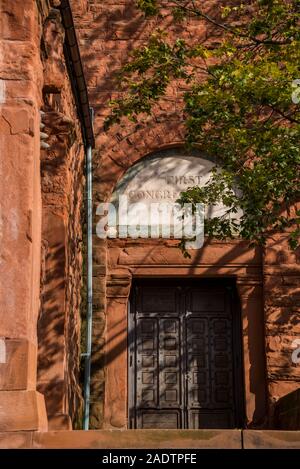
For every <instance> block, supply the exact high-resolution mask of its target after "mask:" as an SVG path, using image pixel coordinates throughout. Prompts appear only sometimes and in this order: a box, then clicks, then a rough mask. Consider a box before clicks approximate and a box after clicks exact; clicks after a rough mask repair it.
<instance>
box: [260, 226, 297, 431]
mask: <svg viewBox="0 0 300 469" xmlns="http://www.w3.org/2000/svg"><path fill="white" fill-rule="evenodd" d="M263 270H264V298H265V318H266V360H267V380H268V390H269V409H270V410H269V411H270V425H271V426H276V428H277V426H279V428H284V429H295V428H300V420H298V427H297V426H295V425H297V424H296V423H295V418H294V417H293V418H291V420H290V422H289V421H288V419H287V415H291V414H287V415H285V418H283V419H281V422H278V420H277V421H276V418H275V419H274V412H275V406H276V402H277V401H278V400H281V398H282V397H283V396H285V395H287V401H285V400H284V401H283V402H291V400H290V399H291V398H289V397H288V395H290V393H292V394H291V395H297V394H293V391H296V390H297V389H298V388H300V364H299V363H293V361H292V353H293V351H294V350H295V346H293V342H294V340H295V339H299V331H300V329H299V311H300V288H299V287H300V283H299V278H300V249H299V248H298V249H297V250H296V251H294V252H293V251H291V250H290V248H289V246H288V242H287V236H279V235H277V236H275V237H274V238H273V239H272V240H270V241H269V243H268V246H267V247H266V250H265V255H264V268H263ZM298 347H299V345H298ZM297 408H298V410H297V411H296V406H294V408H293V409H294V413H295V412H299V409H300V403H299V402H298V407H297ZM296 421H297V419H296Z"/></svg>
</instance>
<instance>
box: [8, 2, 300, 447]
mask: <svg viewBox="0 0 300 469" xmlns="http://www.w3.org/2000/svg"><path fill="white" fill-rule="evenodd" d="M206 3H207V4H208V6H209V7H210V8H212V7H213V4H214V3H215V2H214V1H212V0H208V1H207V2H206ZM70 4H71V8H72V13H73V18H74V23H73V20H72V16H71V9H70ZM70 4H69V2H68V1H66V0H61V1H60V0H37V1H34V0H23V1H22V2H21V1H19V0H17V1H14V2H12V1H10V0H2V2H1V15H0V18H1V29H0V69H1V74H0V112H1V127H0V148H1V159H0V162H1V189H0V190H1V214H0V217H1V219H0V220H1V223H0V239H1V264H0V276H1V282H0V288H1V297H0V307H1V323H0V341H1V342H0V445H1V447H4V448H5V447H14V448H23V447H94V448H96V447H111V448H112V447H131V446H132V447H137V446H139V447H147V446H148V447H150V446H152V447H156V448H157V447H158V446H159V445H161V447H166V446H168V444H170V443H168V442H169V441H170V435H171V434H172V445H173V447H180V446H181V447H199V448H200V447H216V448H217V447H232V448H240V447H241V441H242V437H241V432H243V441H244V445H245V447H249V448H250V447H281V446H286V447H299V446H300V434H299V433H298V432H297V430H300V393H299V382H300V364H299V363H297V362H294V361H293V360H292V353H293V351H294V348H295V347H296V346H297V338H299V334H300V326H299V307H300V293H299V275H300V274H299V272H300V267H299V262H300V257H299V251H296V252H292V251H290V249H289V248H288V244H287V241H286V237H285V236H284V235H282V236H277V237H276V239H272V240H270V241H269V243H268V245H267V247H266V248H265V249H264V250H262V249H260V248H258V247H257V248H249V247H248V245H247V243H245V242H243V241H241V240H239V239H236V240H233V241H229V242H220V241H208V240H205V242H204V245H203V247H201V248H200V249H194V250H191V252H190V253H191V257H190V258H185V257H183V255H182V253H181V251H180V250H179V249H178V247H177V246H176V245H177V242H176V241H175V240H172V239H166V238H164V239H162V238H156V239H142V238H137V239H132V238H130V237H127V238H121V237H119V238H111V239H101V238H99V237H98V236H97V235H96V223H97V221H98V217H97V216H96V208H97V206H98V204H99V203H101V202H106V201H109V200H111V197H112V195H113V194H114V193H116V191H118V190H123V189H122V187H123V188H124V187H125V188H126V187H127V186H128V187H131V191H133V190H135V191H137V190H141V189H143V187H141V186H140V187H138V181H140V183H141V184H142V181H143V174H144V173H145V171H146V172H147V171H148V173H147V174H148V177H149V178H150V180H151V181H154V180H155V184H158V188H157V186H155V190H158V191H160V190H161V189H165V187H161V188H160V186H159V184H160V183H161V185H162V184H163V183H162V182H161V180H162V179H163V178H164V177H166V175H162V174H161V173H159V174H157V173H153V174H152V175H151V168H152V166H151V165H152V163H153V161H156V162H157V161H161V163H162V164H161V167H163V164H164V163H165V164H166V162H167V161H174V159H175V161H178V165H175V166H178V167H182V166H180V164H183V163H184V164H186V165H187V167H186V168H187V169H185V170H184V172H183V173H180V171H179V170H178V169H176V171H177V172H173V173H172V170H170V173H169V174H168V175H169V176H172V175H173V176H174V178H175V177H177V180H176V181H177V182H178V181H179V183H180V181H181V182H182V181H183V184H184V181H185V180H184V177H185V178H187V179H186V180H187V181H188V180H189V181H190V180H191V179H188V178H195V177H198V176H199V174H200V173H199V167H203V168H204V169H203V171H204V172H205V170H206V169H205V168H206V163H205V161H204V160H205V159H203V155H186V154H185V153H184V150H183V143H184V142H183V140H184V139H183V129H182V128H181V124H180V119H179V117H180V109H181V99H180V90H178V89H172V90H170V93H169V95H168V96H167V97H166V98H165V99H164V101H163V102H162V103H161V105H160V107H157V109H155V113H156V115H157V119H156V120H155V121H152V122H151V123H148V124H147V123H146V124H145V125H141V126H139V127H138V128H134V127H132V128H129V127H126V128H119V129H118V130H117V131H116V130H115V129H112V130H111V131H109V132H108V133H105V132H104V131H103V121H104V119H105V117H106V115H107V114H108V112H109V109H108V106H107V101H108V100H109V99H112V98H114V97H116V96H118V88H117V82H116V80H115V73H116V71H117V70H118V69H119V68H120V66H121V65H122V64H123V63H125V62H126V60H127V59H128V53H129V52H130V51H131V50H132V49H133V48H134V47H136V46H139V45H141V44H142V43H143V42H145V41H146V40H147V38H148V36H149V33H150V32H151V31H152V30H153V29H154V28H155V27H159V26H161V24H159V22H158V20H156V19H155V20H147V21H146V20H145V19H144V17H143V16H142V14H141V13H140V12H139V11H138V10H137V9H136V8H135V7H134V2H132V1H130V0H128V1H126V0H123V1H121V0H120V1H118V0H106V1H105V2H103V1H100V0H94V1H88V0H79V1H71V2H70ZM161 21H169V20H168V19H163V20H161ZM168 27H169V28H170V29H171V30H173V31H174V34H175V35H182V36H185V37H192V36H193V34H194V33H195V31H196V29H195V28H196V25H195V24H193V22H190V23H189V24H188V25H187V26H185V29H184V30H178V27H177V26H176V27H175V26H174V25H172V24H170V25H168ZM75 30H76V35H75ZM197 34H199V35H202V36H203V37H209V36H211V37H214V34H215V35H216V34H217V33H216V32H215V31H213V30H206V29H205V28H204V27H203V29H201V30H199V29H198V30H197ZM80 57H81V58H80ZM89 106H91V107H92V108H93V110H94V130H93V129H92V118H91V114H90V111H89ZM45 134H46V135H45ZM90 147H93V193H92V197H93V208H94V211H93V213H94V224H93V253H92V256H93V257H92V259H93V271H92V276H93V278H92V280H93V304H92V307H93V308H92V324H91V326H92V350H91V378H90V405H89V409H90V417H89V429H90V430H89V432H79V430H81V429H82V428H83V409H84V403H83V393H82V382H83V379H82V376H81V375H82V374H83V373H82V368H83V366H84V362H85V359H84V357H85V355H84V354H85V353H86V343H85V340H84V337H85V330H86V313H85V309H86V308H85V303H86V297H87V292H86V287H85V282H86V270H87V269H86V261H85V259H86V252H87V247H86V242H85V240H86V228H85V225H86V223H85V220H86V210H85V204H84V198H85V180H86V178H85V155H86V153H87V149H88V148H90ZM197 158H198V159H199V167H198V166H197V162H196V164H195V159H197ZM179 163H180V164H179ZM201 165H202V166H201ZM173 169H174V168H173ZM178 171H179V172H178ZM149 174H150V176H149ZM132 175H134V176H132ZM173 176H172V177H173ZM134 178H137V179H134ZM139 178H140V179H139ZM178 178H179V179H178ZM180 178H181V179H180ZM182 178H183V179H182ZM165 180H166V179H165ZM131 181H133V183H132V184H133V186H130V183H131ZM134 181H135V183H134ZM168 181H169V182H168V184H171V182H172V180H171V179H170V178H169V180H168ZM170 181H171V182H170ZM174 181H175V179H173V182H174ZM134 184H135V185H134ZM171 185H172V184H171ZM132 187H134V189H132ZM149 187H150V186H149ZM151 187H152V186H151ZM120 188H121V189H120ZM149 190H150V189H149ZM151 190H152V189H151ZM168 190H169V189H168ZM295 344H296V345H295ZM293 347H294V348H293ZM58 430H59V431H62V430H63V431H64V432H63V433H59V434H58V433H56V431H58ZM94 430H99V431H98V432H94ZM107 430H115V431H116V432H107ZM120 430H124V431H123V432H120ZM183 430H189V431H188V432H186V431H183ZM145 432H146V433H145ZM170 432H172V433H170ZM145 435H146V436H145ZM158 440H159V443H158Z"/></svg>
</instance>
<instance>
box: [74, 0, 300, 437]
mask: <svg viewBox="0 0 300 469" xmlns="http://www.w3.org/2000/svg"><path fill="white" fill-rule="evenodd" d="M71 3H72V7H73V11H74V15H75V23H76V27H77V32H78V36H79V42H80V48H81V54H82V57H83V62H84V68H85V72H86V77H87V83H88V88H89V93H90V100H91V105H92V106H93V108H94V110H95V136H96V151H95V153H94V181H93V184H94V202H95V206H96V204H97V203H98V202H100V201H103V200H108V199H109V196H110V194H111V192H112V191H113V189H114V186H115V184H116V183H117V182H118V180H119V179H120V178H121V177H122V175H123V174H124V172H125V171H126V169H127V168H129V167H130V166H131V165H132V164H134V163H135V162H136V161H138V160H139V159H140V158H142V157H144V156H145V155H147V154H149V153H151V152H154V151H157V150H160V149H162V148H168V147H172V146H176V145H177V146H178V145H181V144H182V142H183V140H184V130H183V128H182V124H181V117H182V92H183V91H184V87H183V84H182V83H181V82H180V81H179V82H178V83H176V84H172V86H170V87H169V90H168V93H167V96H166V97H165V98H164V99H163V100H162V101H161V102H160V103H159V105H157V106H155V108H154V110H153V116H152V118H151V119H145V120H144V121H143V122H141V123H139V125H137V126H136V125H134V124H132V125H126V126H124V127H120V126H119V127H113V128H112V129H111V130H110V131H109V132H108V133H105V132H103V122H104V119H105V117H106V116H107V115H108V113H109V107H108V101H109V100H110V99H113V98H116V97H119V96H120V93H121V90H120V85H119V83H118V81H117V80H116V72H117V71H118V70H119V69H120V67H121V66H122V65H123V64H124V63H126V61H127V60H128V56H129V54H130V52H131V51H132V50H133V49H134V48H136V47H138V46H140V45H142V44H144V43H145V42H146V40H147V38H148V37H149V35H150V34H151V32H153V30H154V29H155V28H158V27H159V28H160V29H164V28H165V29H167V30H168V32H169V33H170V32H171V34H173V37H182V38H185V39H187V40H188V41H193V40H194V38H197V40H199V39H200V40H203V41H204V40H205V41H207V43H209V44H211V45H212V44H214V43H216V42H218V41H219V40H220V32H219V30H218V29H216V28H214V27H212V26H208V25H207V24H206V23H200V22H198V21H197V22H195V21H193V20H191V19H190V20H188V21H186V22H184V23H183V25H181V26H175V25H174V24H172V18H171V16H170V15H169V12H168V11H164V12H163V13H164V14H163V16H162V17H161V18H160V19H156V18H155V19H150V20H149V19H147V20H145V18H144V17H143V14H142V13H141V12H140V11H138V10H137V8H136V7H135V2H133V1H132V0H107V1H106V2H103V1H101V0H89V1H88V0H81V1H80V2H76V1H72V2H71ZM221 3H222V2H219V1H214V0H207V1H205V2H203V8H204V9H205V10H206V11H207V12H209V13H210V14H212V16H214V17H215V16H216V15H217V11H219V7H220V5H221ZM107 252H108V248H107V245H106V242H105V241H102V240H99V239H97V238H96V237H95V238H94V324H93V326H94V353H93V368H92V371H93V376H92V380H93V388H92V389H93V390H92V393H93V404H92V411H91V415H92V427H93V428H101V426H102V413H103V393H104V388H105V385H104V382H105V376H106V375H105V373H106V371H105V370H106V368H105V366H104V355H105V354H104V351H105V345H104V342H105V338H106V337H107V332H106V326H105V324H106V314H107V301H110V299H109V298H110V296H109V294H108V293H107V279H108V277H107V273H108V271H107ZM110 254H111V252H110ZM111 255H112V254H111ZM262 269H263V279H264V284H263V287H264V288H263V291H262V292H261V301H264V315H263V314H262V313H261V318H260V320H261V321H262V322H263V325H264V328H265V350H264V351H262V354H261V355H262V356H261V361H262V366H263V367H264V368H265V376H266V378H267V399H268V417H267V420H268V421H267V420H266V421H265V422H264V425H270V426H272V425H274V419H273V413H274V403H275V402H276V401H277V400H278V399H279V398H280V397H281V396H283V395H285V394H287V393H289V392H291V391H293V390H294V389H296V388H298V387H299V365H298V367H297V366H295V365H294V364H293V363H292V361H291V352H292V349H291V343H292V341H293V340H294V338H296V337H297V336H298V334H299V331H298V319H299V306H300V304H299V292H298V289H299V253H291V252H290V251H289V248H288V246H287V243H286V240H285V239H284V237H283V238H282V239H277V240H275V241H274V242H270V245H269V246H268V247H267V249H266V251H265V255H264V259H263V267H262ZM109 282H110V280H109ZM109 285H110V283H108V287H109ZM109 288H110V287H109ZM107 299H108V300H107ZM253 314H255V305H254V304H253ZM252 332H253V334H254V333H255V331H254V330H253V331H252ZM252 371H253V370H252ZM252 371H251V367H250V363H249V373H251V372H252ZM262 385H264V384H263V382H262ZM261 405H263V404H261Z"/></svg>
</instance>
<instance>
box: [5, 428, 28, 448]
mask: <svg viewBox="0 0 300 469" xmlns="http://www.w3.org/2000/svg"><path fill="white" fill-rule="evenodd" d="M31 447H32V432H3V433H0V449H26V448H31Z"/></svg>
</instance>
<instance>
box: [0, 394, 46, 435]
mask: <svg viewBox="0 0 300 469" xmlns="http://www.w3.org/2000/svg"><path fill="white" fill-rule="evenodd" d="M47 429H48V422H47V415H46V409H45V401H44V397H43V396H42V394H40V393H38V392H36V391H1V392H0V432H16V431H20V430H40V431H47Z"/></svg>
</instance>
